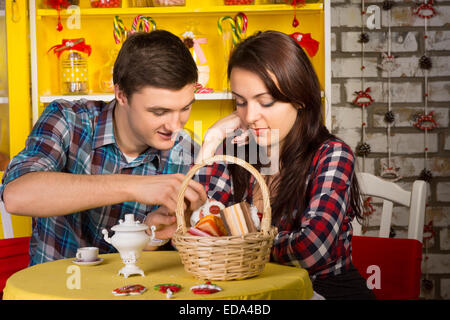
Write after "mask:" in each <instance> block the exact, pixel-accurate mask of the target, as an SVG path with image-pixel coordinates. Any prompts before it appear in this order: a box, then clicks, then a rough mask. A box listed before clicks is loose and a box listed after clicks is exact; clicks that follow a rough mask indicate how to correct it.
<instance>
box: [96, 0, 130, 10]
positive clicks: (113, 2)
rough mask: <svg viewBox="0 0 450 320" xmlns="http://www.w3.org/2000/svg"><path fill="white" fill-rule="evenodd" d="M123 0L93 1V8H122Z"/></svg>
mask: <svg viewBox="0 0 450 320" xmlns="http://www.w3.org/2000/svg"><path fill="white" fill-rule="evenodd" d="M121 2H122V1H121V0H91V7H92V8H120V6H121Z"/></svg>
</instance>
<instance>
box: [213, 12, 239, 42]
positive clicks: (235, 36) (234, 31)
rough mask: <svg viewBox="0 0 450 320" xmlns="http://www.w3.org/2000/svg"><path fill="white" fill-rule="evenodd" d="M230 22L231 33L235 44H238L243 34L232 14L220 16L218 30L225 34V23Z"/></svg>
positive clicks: (220, 33)
mask: <svg viewBox="0 0 450 320" xmlns="http://www.w3.org/2000/svg"><path fill="white" fill-rule="evenodd" d="M224 22H228V23H229V24H230V26H231V30H232V32H231V34H232V38H233V45H237V44H238V43H239V42H240V41H241V35H240V33H239V31H238V30H237V28H236V22H235V21H234V19H233V18H232V17H230V16H224V17H220V18H219V20H217V30H218V32H219V35H222V34H223V23H224Z"/></svg>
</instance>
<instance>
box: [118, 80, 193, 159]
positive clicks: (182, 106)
mask: <svg viewBox="0 0 450 320" xmlns="http://www.w3.org/2000/svg"><path fill="white" fill-rule="evenodd" d="M119 96H120V95H119ZM130 98H131V99H127V98H125V99H124V100H123V101H124V103H123V106H119V107H123V110H124V111H125V112H122V113H120V114H121V115H122V116H123V115H125V117H124V118H126V119H117V121H120V122H121V123H122V126H121V128H125V130H123V131H124V132H120V133H119V136H122V137H123V134H126V135H127V137H126V141H127V144H130V143H131V144H134V146H133V147H134V148H136V150H141V151H140V152H142V151H143V150H145V149H147V148H148V146H150V147H153V148H156V149H159V150H168V149H170V148H172V146H173V145H174V142H175V138H176V136H177V133H178V131H179V130H181V129H183V128H184V125H185V124H186V122H187V121H188V119H189V115H190V113H191V107H192V104H193V103H194V100H195V98H194V84H188V85H186V86H185V87H183V88H182V89H180V90H169V89H160V88H154V87H150V86H147V87H144V88H142V89H141V90H139V91H137V92H135V93H133V94H132V96H131V97H130ZM119 103H120V101H119ZM122 137H121V140H122V142H123V141H124V139H122ZM124 138H125V137H124Z"/></svg>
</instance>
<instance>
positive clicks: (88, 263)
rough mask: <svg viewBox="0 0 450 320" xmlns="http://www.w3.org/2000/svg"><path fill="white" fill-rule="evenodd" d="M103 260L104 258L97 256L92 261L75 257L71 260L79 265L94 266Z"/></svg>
mask: <svg viewBox="0 0 450 320" xmlns="http://www.w3.org/2000/svg"><path fill="white" fill-rule="evenodd" d="M103 260H104V259H103V258H98V259H97V260H94V261H81V260H78V259H75V260H72V262H73V263H75V264H77V265H79V266H96V265H98V264H100V263H102V262H103Z"/></svg>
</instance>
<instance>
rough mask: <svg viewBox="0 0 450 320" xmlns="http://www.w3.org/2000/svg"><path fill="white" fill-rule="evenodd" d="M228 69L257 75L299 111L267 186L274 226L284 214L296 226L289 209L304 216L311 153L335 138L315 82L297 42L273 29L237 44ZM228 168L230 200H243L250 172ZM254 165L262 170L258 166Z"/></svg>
mask: <svg viewBox="0 0 450 320" xmlns="http://www.w3.org/2000/svg"><path fill="white" fill-rule="evenodd" d="M233 68H241V69H245V70H247V71H250V72H253V73H255V74H257V75H258V76H259V77H260V78H261V79H262V81H263V82H264V83H265V85H266V87H267V89H268V91H269V93H270V94H271V95H272V97H273V98H274V99H275V100H277V101H281V102H289V103H291V104H292V105H293V106H294V107H296V108H297V109H298V112H297V117H296V120H295V123H294V125H293V127H292V129H291V130H290V132H289V133H288V134H287V136H286V137H285V139H284V141H283V144H282V148H281V150H280V162H279V169H280V171H279V175H278V176H277V177H276V178H275V179H274V180H273V181H272V182H271V183H270V185H269V189H270V191H271V194H273V195H274V196H273V197H272V199H271V206H272V214H273V216H272V222H273V223H274V224H277V223H278V222H279V221H280V219H281V218H282V217H283V216H285V218H286V219H287V222H292V223H293V226H294V227H296V225H297V223H298V222H299V221H300V219H294V218H295V217H294V215H293V212H294V210H297V212H298V213H299V214H303V212H304V210H305V209H306V208H307V205H308V199H307V198H308V197H307V195H308V193H309V192H308V190H307V183H306V182H307V178H308V174H309V173H310V172H309V170H310V166H311V162H312V160H313V157H314V155H315V153H316V152H317V150H318V149H319V147H320V146H321V145H322V144H323V143H324V142H325V141H326V140H328V139H330V138H334V136H333V135H332V134H331V133H330V132H329V131H328V129H327V128H326V127H325V125H324V123H323V116H322V101H321V95H320V85H319V80H318V78H317V75H316V73H315V71H314V68H313V66H312V64H311V62H310V61H309V58H308V57H307V56H306V54H305V52H304V51H303V49H302V48H301V47H300V46H299V45H298V43H297V42H296V41H295V40H293V39H292V38H291V37H290V36H288V35H286V34H284V33H281V32H277V31H266V32H259V33H258V34H255V35H253V36H251V37H249V38H247V39H246V40H245V41H244V42H242V43H241V44H240V45H239V46H238V47H236V49H235V50H234V52H233V53H232V56H231V57H230V61H229V64H228V78H230V75H231V71H232V70H233ZM271 75H274V76H275V79H276V81H277V83H275V82H274V81H273V78H272V76H271ZM227 143H228V142H227ZM236 148H237V147H236ZM224 149H225V147H224ZM248 150H249V148H248V147H246V153H245V154H246V157H247V159H248ZM224 151H225V150H224ZM235 151H236V150H235ZM257 158H258V159H259V157H257ZM247 161H248V160H247ZM228 167H229V170H230V175H231V176H232V178H233V197H234V201H235V202H239V201H242V199H243V196H244V194H245V191H246V190H247V189H248V186H249V181H250V174H249V172H247V171H246V170H245V169H243V168H242V167H240V166H236V165H232V164H230V165H228ZM255 167H256V168H258V169H261V164H256V165H255ZM351 179H352V182H351V191H350V206H351V208H352V210H351V212H350V216H351V218H353V217H354V216H356V217H359V218H361V200H360V196H359V187H358V182H357V179H356V176H355V175H353V177H352V178H351ZM309 187H310V186H309ZM278 191H280V192H278ZM297 227H298V225H297Z"/></svg>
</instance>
